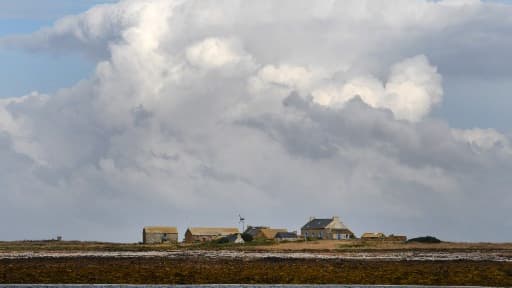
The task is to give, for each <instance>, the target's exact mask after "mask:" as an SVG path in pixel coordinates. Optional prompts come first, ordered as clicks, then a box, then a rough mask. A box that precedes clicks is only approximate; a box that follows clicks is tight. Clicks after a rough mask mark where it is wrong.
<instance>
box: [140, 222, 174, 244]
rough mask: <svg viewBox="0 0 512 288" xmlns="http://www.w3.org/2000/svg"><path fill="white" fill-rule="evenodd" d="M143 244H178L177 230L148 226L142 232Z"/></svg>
mask: <svg viewBox="0 0 512 288" xmlns="http://www.w3.org/2000/svg"><path fill="white" fill-rule="evenodd" d="M142 242H143V243H144V244H156V243H178V228H176V227H166V226H148V227H144V229H143V230H142Z"/></svg>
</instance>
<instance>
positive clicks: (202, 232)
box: [185, 227, 240, 243]
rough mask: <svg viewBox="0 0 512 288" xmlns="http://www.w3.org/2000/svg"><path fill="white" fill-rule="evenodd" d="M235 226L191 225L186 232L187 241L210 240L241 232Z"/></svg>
mask: <svg viewBox="0 0 512 288" xmlns="http://www.w3.org/2000/svg"><path fill="white" fill-rule="evenodd" d="M239 233H240V231H238V228H233V227H190V228H188V229H187V232H185V242H187V243H194V242H208V241H212V240H216V239H219V238H221V237H224V236H229V235H232V234H239Z"/></svg>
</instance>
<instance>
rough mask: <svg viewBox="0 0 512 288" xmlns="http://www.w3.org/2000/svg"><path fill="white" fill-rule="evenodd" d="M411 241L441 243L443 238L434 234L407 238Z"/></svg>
mask: <svg viewBox="0 0 512 288" xmlns="http://www.w3.org/2000/svg"><path fill="white" fill-rule="evenodd" d="M409 242H418V243H441V240H439V239H437V238H436V237H433V236H423V237H416V238H412V239H409V240H407V243H409Z"/></svg>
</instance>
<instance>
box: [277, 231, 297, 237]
mask: <svg viewBox="0 0 512 288" xmlns="http://www.w3.org/2000/svg"><path fill="white" fill-rule="evenodd" d="M275 238H297V233H296V232H277V233H276V237H275Z"/></svg>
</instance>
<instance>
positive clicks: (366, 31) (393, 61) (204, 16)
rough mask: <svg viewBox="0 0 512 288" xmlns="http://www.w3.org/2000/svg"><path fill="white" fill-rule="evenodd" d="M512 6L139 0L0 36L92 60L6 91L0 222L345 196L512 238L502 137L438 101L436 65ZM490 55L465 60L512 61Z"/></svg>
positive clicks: (15, 230)
mask: <svg viewBox="0 0 512 288" xmlns="http://www.w3.org/2000/svg"><path fill="white" fill-rule="evenodd" d="M511 11H512V10H511V9H510V8H509V7H508V6H501V5H490V4H483V3H480V2H477V1H441V2H424V1H409V0H403V1H402V0H397V1H393V2H389V1H360V0H357V1H322V2H318V3H312V2H310V1H277V2H276V1H257V2H251V1H225V2H222V3H219V2H218V1H202V0H201V1H170V0H166V1H164V0H147V1H140V0H137V1H130V0H128V1H121V2H120V3H118V4H112V5H103V6H98V7H95V8H93V9H91V10H89V11H88V12H86V13H84V14H81V15H76V16H69V17H66V18H64V19H62V20H60V21H58V22H57V23H56V24H55V25H54V26H53V27H50V28H45V29H43V30H41V31H38V32H35V33H34V34H31V35H23V36H11V37H8V38H3V39H0V45H1V46H3V47H10V48H13V49H28V50H31V51H39V52H45V53H46V52H48V53H66V52H68V51H69V52H70V53H75V52H78V53H83V54H84V55H86V56H87V57H89V58H90V59H91V61H97V66H96V69H95V71H94V73H93V75H91V76H90V77H89V78H88V79H84V80H83V81H81V82H79V83H77V84H76V85H74V86H73V87H70V88H65V89H62V90H60V91H59V92H57V93H55V94H53V95H42V94H39V93H37V92H35V93H33V94H31V95H26V96H23V97H20V98H12V99H3V100H1V102H0V146H1V149H0V159H2V161H1V163H0V183H2V184H3V185H2V186H3V188H2V198H3V201H2V202H1V203H0V211H1V212H0V216H1V217H0V218H1V219H2V220H0V224H1V225H2V227H5V229H2V231H5V232H3V234H1V235H0V236H1V237H2V238H28V237H35V238H38V237H48V236H52V235H53V234H64V236H65V237H66V238H81V239H101V240H125V241H135V240H137V239H138V235H139V232H140V227H141V226H143V225H150V224H168V225H171V224H173V225H179V226H181V228H184V227H186V226H187V225H236V217H235V216H236V215H238V213H242V214H244V216H246V217H247V219H248V220H249V222H251V223H252V224H271V225H276V226H288V227H289V228H298V227H299V226H300V225H301V224H302V222H303V221H304V220H305V219H307V217H308V216H310V215H316V216H330V215H337V214H339V215H340V216H341V217H343V218H344V220H345V222H346V223H347V224H348V225H349V226H351V227H352V228H353V229H354V230H355V231H356V232H358V233H361V232H364V231H365V230H383V231H385V232H388V233H407V234H409V235H417V234H436V235H439V236H441V237H443V238H446V239H452V240H505V239H509V237H510V236H512V234H511V233H510V232H508V231H512V230H511V229H510V227H511V225H512V222H510V221H509V220H507V219H509V217H507V215H508V208H509V207H510V206H511V205H512V197H511V196H510V194H509V191H508V189H507V188H508V187H510V186H511V185H512V180H510V177H508V176H509V175H508V174H509V173H508V172H509V171H512V148H511V145H510V139H509V138H508V137H507V136H505V135H503V134H501V133H499V132H497V131H495V130H493V129H472V130H463V129H452V128H450V127H449V126H448V125H447V124H446V123H445V122H444V121H443V120H442V119H434V118H432V117H430V116H429V113H430V111H431V110H432V109H434V107H436V106H437V105H442V98H443V76H444V75H443V71H446V73H447V74H457V73H459V74H461V72H460V71H459V66H460V65H462V64H461V63H460V62H457V61H454V60H451V59H452V58H453V57H454V55H455V54H454V53H455V51H456V50H457V53H460V54H461V55H473V56H475V55H476V56H481V55H484V54H486V53H487V52H488V51H486V49H488V48H489V49H494V48H496V47H499V49H498V50H500V49H504V48H503V47H508V48H512V44H511V43H510V40H507V39H510V37H505V36H507V34H508V33H509V32H508V31H510V30H509V29H508V28H512V27H511V26H512V23H511V22H510V20H508V19H509V18H506V17H505V16H506V15H510V12H511ZM481 24H485V25H483V26H482V25H481ZM482 27H484V28H482ZM489 27H495V28H496V29H490V28H489ZM487 29H490V30H489V31H488V30H487ZM484 32H485V33H484ZM475 35H476V36H475ZM489 35H491V36H492V35H494V36H496V35H498V36H503V38H497V37H491V36H489ZM475 37H476V38H475ZM482 37H484V38H486V37H489V39H485V40H486V41H485V42H479V43H474V42H473V40H478V39H480V40H482V39H481V38H482ZM441 41H443V42H442V43H443V45H440V44H439V43H440V42H441ZM492 57H494V56H491V57H490V58H491V59H490V63H491V64H488V63H484V64H483V65H480V64H479V63H477V62H478V61H479V60H478V59H479V58H478V57H476V58H475V57H473V58H471V59H467V61H466V62H464V63H465V64H464V65H465V69H464V73H470V74H478V73H479V71H477V70H478V69H476V68H475V67H477V66H478V65H480V66H478V67H480V68H481V69H483V70H486V69H487V70H489V71H491V70H492V72H493V73H495V74H506V73H509V72H510V71H509V70H510V67H511V66H510V65H509V64H510V59H503V60H502V61H500V62H499V63H498V62H496V63H494V62H492ZM477 64H478V65H477ZM480 68H479V69H480ZM62 73H65V71H63V72H62ZM464 73H462V74H464ZM7 231H8V232H7Z"/></svg>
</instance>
